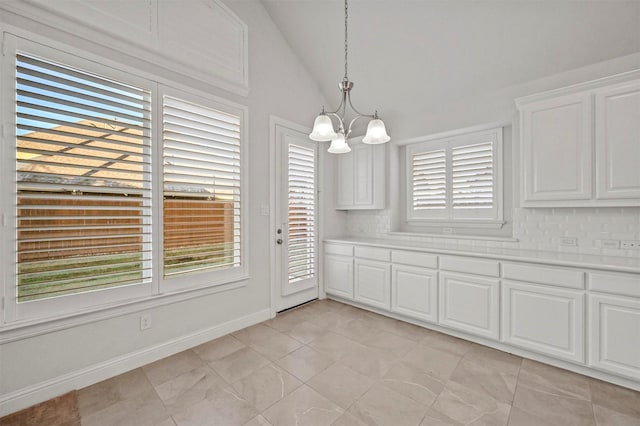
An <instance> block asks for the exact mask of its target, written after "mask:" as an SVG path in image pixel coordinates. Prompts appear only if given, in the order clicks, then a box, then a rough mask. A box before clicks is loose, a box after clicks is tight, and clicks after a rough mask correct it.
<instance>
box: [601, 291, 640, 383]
mask: <svg viewBox="0 0 640 426" xmlns="http://www.w3.org/2000/svg"><path fill="white" fill-rule="evenodd" d="M589 330H590V335H589V365H590V366H591V367H594V368H597V369H599V370H604V371H608V372H611V373H615V374H618V375H622V376H626V377H628V378H630V379H633V380H640V299H637V298H631V297H622V296H610V295H604V294H597V293H593V294H591V295H589Z"/></svg>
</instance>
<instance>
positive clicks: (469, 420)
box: [431, 381, 511, 426]
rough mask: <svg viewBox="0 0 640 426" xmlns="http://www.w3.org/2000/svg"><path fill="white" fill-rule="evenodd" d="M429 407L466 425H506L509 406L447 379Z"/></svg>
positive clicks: (451, 419)
mask: <svg viewBox="0 0 640 426" xmlns="http://www.w3.org/2000/svg"><path fill="white" fill-rule="evenodd" d="M431 408H432V409H433V410H434V411H436V412H438V413H440V414H442V415H443V416H445V418H449V419H450V421H453V422H454V424H455V422H458V423H461V424H464V425H468V424H473V425H487V426H500V425H506V424H507V421H508V419H509V410H510V409H511V406H510V405H509V404H505V403H504V402H500V401H498V400H496V399H493V398H491V397H490V396H488V395H486V394H484V393H481V392H476V391H473V390H471V389H469V388H467V387H466V386H462V385H460V384H458V383H456V382H453V381H449V382H448V383H447V385H446V386H445V387H444V389H443V390H442V392H441V393H440V395H439V396H438V398H437V399H436V401H435V402H434V403H433V405H432V406H431Z"/></svg>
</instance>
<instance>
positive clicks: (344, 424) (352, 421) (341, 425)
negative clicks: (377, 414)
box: [331, 412, 371, 426]
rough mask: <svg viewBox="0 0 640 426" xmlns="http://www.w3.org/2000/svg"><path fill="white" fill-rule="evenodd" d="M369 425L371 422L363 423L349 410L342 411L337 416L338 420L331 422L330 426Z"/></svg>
mask: <svg viewBox="0 0 640 426" xmlns="http://www.w3.org/2000/svg"><path fill="white" fill-rule="evenodd" d="M370 425H371V423H365V422H363V421H361V420H360V419H358V418H357V417H356V416H354V415H353V414H351V413H349V412H346V413H344V414H343V415H341V416H340V417H338V420H336V421H335V422H333V423H332V424H331V426H370Z"/></svg>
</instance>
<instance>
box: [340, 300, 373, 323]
mask: <svg viewBox="0 0 640 426" xmlns="http://www.w3.org/2000/svg"><path fill="white" fill-rule="evenodd" d="M366 312H367V311H365V310H364V309H360V308H356V307H355V306H351V305H347V304H344V305H342V308H341V309H340V310H339V311H338V313H339V314H340V315H342V316H343V317H347V318H351V319H352V320H357V319H363V318H366Z"/></svg>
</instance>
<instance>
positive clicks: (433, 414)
mask: <svg viewBox="0 0 640 426" xmlns="http://www.w3.org/2000/svg"><path fill="white" fill-rule="evenodd" d="M420 426H462V423H459V422H457V421H455V420H453V419H451V418H449V417H447V416H445V415H444V414H442V413H439V412H438V411H436V410H434V409H431V408H430V409H428V410H427V414H425V415H424V418H423V419H422V422H421V423H420ZM487 426H489V425H487Z"/></svg>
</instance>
